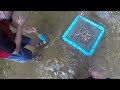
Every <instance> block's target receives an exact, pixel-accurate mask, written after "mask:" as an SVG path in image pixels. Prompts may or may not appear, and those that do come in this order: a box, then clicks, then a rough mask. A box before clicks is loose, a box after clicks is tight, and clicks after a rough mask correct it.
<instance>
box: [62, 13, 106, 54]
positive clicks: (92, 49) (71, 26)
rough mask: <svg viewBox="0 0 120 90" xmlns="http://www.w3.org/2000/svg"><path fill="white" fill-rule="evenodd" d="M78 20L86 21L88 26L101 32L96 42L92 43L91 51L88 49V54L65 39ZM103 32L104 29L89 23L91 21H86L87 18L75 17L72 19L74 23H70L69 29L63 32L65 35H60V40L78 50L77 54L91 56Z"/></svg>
mask: <svg viewBox="0 0 120 90" xmlns="http://www.w3.org/2000/svg"><path fill="white" fill-rule="evenodd" d="M79 18H80V19H82V20H84V21H86V22H87V23H88V24H91V25H93V26H95V27H96V28H98V29H99V30H101V32H100V34H99V35H98V37H97V39H96V41H95V42H94V44H93V46H92V47H91V49H90V51H89V52H87V51H86V50H84V49H83V48H81V47H80V46H79V45H77V44H76V43H75V42H73V41H71V40H69V39H68V38H67V37H66V36H67V35H68V34H69V32H70V31H71V30H72V28H73V26H74V25H75V24H76V22H77V20H78V19H79ZM104 32H105V29H104V28H103V27H102V26H101V25H98V24H96V23H95V22H93V21H91V20H89V19H87V18H85V17H83V16H80V15H79V16H77V17H76V18H75V19H74V21H73V22H72V24H71V25H70V26H69V28H68V29H67V30H66V31H65V33H64V34H63V35H62V39H63V41H65V42H67V43H68V44H69V45H71V46H72V47H74V48H75V49H77V50H79V52H81V53H82V54H84V55H85V56H91V55H92V54H93V53H94V51H95V49H96V47H97V45H98V43H99V41H100V39H101V38H102V36H103V34H104Z"/></svg>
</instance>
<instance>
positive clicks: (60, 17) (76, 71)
mask: <svg viewBox="0 0 120 90" xmlns="http://www.w3.org/2000/svg"><path fill="white" fill-rule="evenodd" d="M79 14H80V15H83V16H85V17H87V18H89V19H91V20H93V21H95V22H96V23H99V24H101V25H102V26H103V27H105V30H106V32H105V34H104V36H103V38H102V40H101V42H100V43H99V46H98V48H97V49H96V51H95V53H94V54H93V56H92V57H89V58H87V57H84V56H83V55H81V54H80V53H78V52H77V51H75V50H74V49H72V48H71V47H70V46H68V45H67V44H66V43H64V42H63V41H62V40H61V36H62V34H63V33H64V31H65V30H66V29H67V28H68V26H69V25H70V24H71V22H72V21H73V19H74V18H75V17H76V16H77V15H79ZM18 15H21V16H23V17H24V18H25V19H26V24H28V25H29V26H33V27H36V28H37V30H38V32H39V33H42V34H44V35H45V36H46V37H47V38H48V44H47V45H46V46H43V47H41V48H39V49H38V48H34V47H30V46H27V47H26V48H28V49H30V50H32V52H33V53H37V57H38V58H37V60H39V61H38V62H28V63H24V64H21V63H16V62H12V61H4V60H0V78H1V79H2V78H9V79H12V78H24V79H29V78H37V79H72V78H86V77H87V76H89V75H90V74H89V73H88V69H89V68H90V67H94V68H96V69H98V70H99V71H100V72H101V73H102V74H104V75H105V76H106V77H110V78H120V71H119V69H120V66H119V63H120V61H119V60H120V50H119V48H120V41H119V40H120V27H119V25H120V12H115V11H114V12H112V11H110V12H106V11H104V12H103V11H99V12H98V11H94V12H92V11H26V12H25V11H21V12H20V11H19V12H17V11H16V12H15V14H14V19H15V18H16V17H17V16H18ZM11 29H12V28H11ZM12 30H13V31H14V29H12ZM24 35H26V36H29V37H31V38H33V39H36V43H37V42H38V41H39V40H38V39H37V37H36V36H35V35H34V34H26V33H24Z"/></svg>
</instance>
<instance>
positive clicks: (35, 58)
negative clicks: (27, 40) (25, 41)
mask: <svg viewBox="0 0 120 90" xmlns="http://www.w3.org/2000/svg"><path fill="white" fill-rule="evenodd" d="M41 60H42V55H41V53H40V54H38V55H36V56H34V57H33V60H32V61H33V62H38V61H41Z"/></svg>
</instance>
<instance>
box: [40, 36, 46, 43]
mask: <svg viewBox="0 0 120 90" xmlns="http://www.w3.org/2000/svg"><path fill="white" fill-rule="evenodd" d="M39 39H40V40H41V41H42V43H43V44H46V43H47V41H46V38H45V36H44V35H43V34H39Z"/></svg>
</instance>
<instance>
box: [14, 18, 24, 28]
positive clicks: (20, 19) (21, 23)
mask: <svg viewBox="0 0 120 90" xmlns="http://www.w3.org/2000/svg"><path fill="white" fill-rule="evenodd" d="M16 23H17V24H18V27H22V26H23V25H24V23H25V20H24V19H23V18H22V17H21V16H19V17H18V19H17V20H16Z"/></svg>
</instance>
